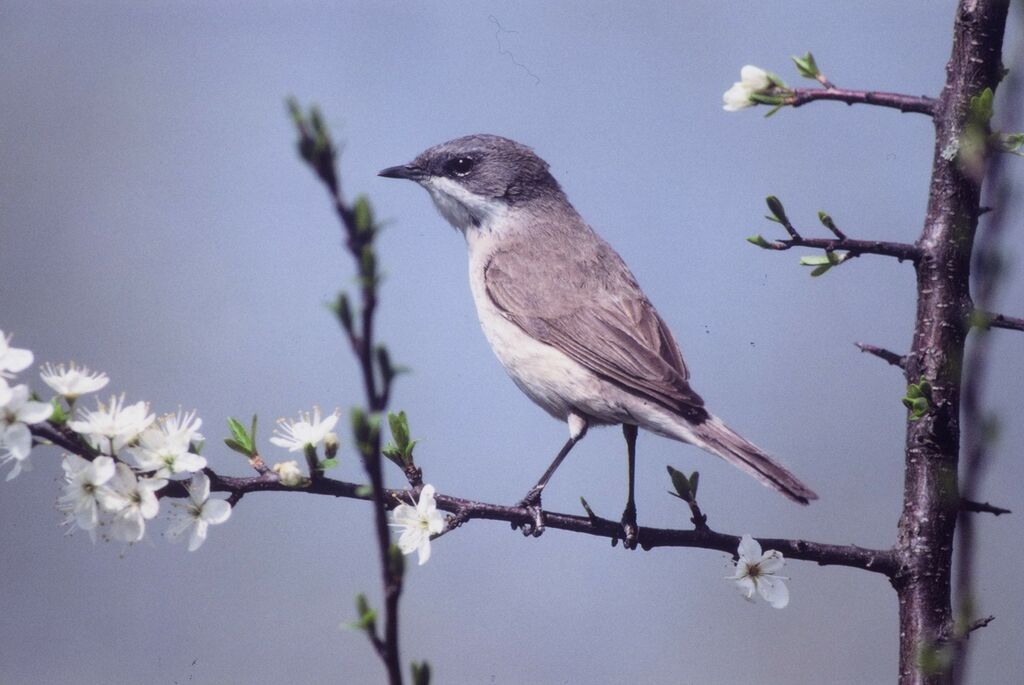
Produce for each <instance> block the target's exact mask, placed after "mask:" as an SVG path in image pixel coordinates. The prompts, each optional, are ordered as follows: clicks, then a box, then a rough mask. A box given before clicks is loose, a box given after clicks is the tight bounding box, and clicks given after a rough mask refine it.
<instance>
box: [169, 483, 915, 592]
mask: <svg viewBox="0 0 1024 685" xmlns="http://www.w3.org/2000/svg"><path fill="white" fill-rule="evenodd" d="M207 474H208V475H209V476H210V487H211V489H212V490H215V491H220V492H228V493H231V496H232V498H234V499H235V501H237V500H238V499H240V498H241V496H242V495H244V494H246V493H250V492H268V491H278V492H282V491H289V492H306V493H310V494H316V495H328V496H332V497H344V498H348V499H361V500H370V499H371V495H370V494H369V493H368V492H366V487H365V486H364V485H361V484H359V483H349V482H346V481H340V480H334V479H332V478H322V479H320V480H318V481H316V482H312V483H310V484H309V485H307V486H306V487H301V488H294V487H287V486H285V485H282V484H281V483H280V482H279V481H278V479H277V475H276V474H274V473H269V474H264V475H260V476H254V477H250V478H244V477H243V478H236V477H231V476H221V475H218V474H216V473H213V472H212V471H209V470H207ZM385 492H386V497H385V506H387V507H388V508H394V507H395V506H397V505H399V504H401V503H403V502H404V503H407V504H408V503H409V502H412V501H414V500H415V493H414V491H413V490H411V489H410V490H387V491H385ZM160 495H161V496H167V497H185V496H187V492H186V491H185V488H184V484H183V483H180V482H177V481H174V482H171V483H170V484H168V486H167V488H165V489H164V490H162V491H161V492H160ZM436 500H437V507H438V508H439V509H441V510H443V511H447V512H449V513H451V514H453V515H454V517H455V520H456V521H457V522H458V525H461V524H462V523H465V522H467V521H470V520H473V519H482V520H489V521H505V522H508V523H520V524H521V523H529V522H532V521H533V516H532V514H531V513H530V511H529V510H527V509H525V508H523V507H519V506H505V505H500V504H488V503H485V502H477V501H474V500H469V499H464V498H461V497H452V496H450V495H436ZM543 516H544V525H545V526H546V527H547V528H555V529H559V530H566V531H570V532H574V533H583V534H586V535H594V536H597V537H605V538H609V539H610V540H618V539H621V537H622V523H621V522H619V521H612V520H610V519H605V518H601V517H599V516H596V515H593V514H590V515H584V516H577V515H573V514H563V513H559V512H553V511H545V512H544V514H543ZM637 539H638V541H639V544H640V546H641V547H643V548H644V549H648V550H649V549H653V548H655V547H695V548H700V549H711V550H718V551H721V552H726V553H728V554H735V553H736V549H737V547H738V546H739V542H740V536H738V535H730V534H726V533H718V532H715V531H712V530H711V529H709V528H701V529H696V530H676V529H667V528H649V527H640V528H639V532H638V538H637ZM758 540H759V542H760V543H761V545H762V546H763V547H765V548H766V549H767V548H771V549H777V550H779V551H780V552H782V553H783V554H784V555H785V556H787V557H789V558H791V559H800V560H803V561H813V562H815V563H818V564H821V565H823V566H825V565H837V566H850V567H853V568H859V569H863V570H866V571H873V572H875V573H881V574H884V575H891V574H892V573H894V572H895V568H896V567H895V561H894V559H893V557H892V554H891V553H890V552H889V551H888V550H876V549H865V548H862V547H857V546H854V545H829V544H823V543H819V542H810V541H807V540H788V539H780V538H758Z"/></svg>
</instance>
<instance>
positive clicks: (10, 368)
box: [0, 331, 34, 378]
mask: <svg viewBox="0 0 1024 685" xmlns="http://www.w3.org/2000/svg"><path fill="white" fill-rule="evenodd" d="M33 359H34V357H33V356H32V350H24V349H21V348H17V347H11V338H10V336H4V332H3V331H0V377H2V378H14V374H16V373H18V372H19V371H24V370H25V369H27V368H28V367H30V366H32V360H33Z"/></svg>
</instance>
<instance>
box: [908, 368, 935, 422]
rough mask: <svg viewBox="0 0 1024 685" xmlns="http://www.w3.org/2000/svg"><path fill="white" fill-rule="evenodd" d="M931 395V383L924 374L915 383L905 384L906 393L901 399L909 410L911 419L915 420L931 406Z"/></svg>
mask: <svg viewBox="0 0 1024 685" xmlns="http://www.w3.org/2000/svg"><path fill="white" fill-rule="evenodd" d="M931 395H932V386H931V383H929V382H928V381H927V380H925V377H924V376H921V380H920V381H918V382H917V383H911V384H910V385H908V386H907V394H906V396H905V397H904V398H903V400H902V401H903V406H905V407H906V408H907V409H909V410H910V420H911V421H917V420H918V419H920V418H921V417H922V416H924V415H925V414H927V413H928V411H929V410H930V409H931V408H932V404H931Z"/></svg>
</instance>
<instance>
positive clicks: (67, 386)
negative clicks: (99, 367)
mask: <svg viewBox="0 0 1024 685" xmlns="http://www.w3.org/2000/svg"><path fill="white" fill-rule="evenodd" d="M39 377H40V378H42V379H43V382H44V383H46V384H47V385H48V386H50V388H51V389H52V390H53V391H54V392H55V393H57V394H58V395H63V396H64V397H65V398H67V399H68V400H75V399H77V398H79V397H81V396H82V395H84V394H86V393H90V392H96V391H97V390H102V389H103V388H105V387H106V385H107V383H109V382H110V379H109V378H108V377H107V374H105V373H99V372H93V371H90V370H89V369H87V368H86V367H84V366H82V367H79V366H77V365H75V363H74V362H70V363H69V364H68V367H67V368H66V369H65V368H64V365H63V364H57V365H56V366H54V365H53V364H44V365H43V367H42V368H41V369H40V370H39Z"/></svg>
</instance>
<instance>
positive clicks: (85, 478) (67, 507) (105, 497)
mask: <svg viewBox="0 0 1024 685" xmlns="http://www.w3.org/2000/svg"><path fill="white" fill-rule="evenodd" d="M61 466H62V467H63V468H64V481H65V484H64V494H63V495H62V496H61V498H60V499H59V500H57V508H58V509H60V510H61V511H63V512H64V513H65V514H67V515H68V516H67V519H65V521H64V523H65V524H72V526H71V530H69V531H68V532H71V531H73V530H74V529H75V528H76V527H77V528H81V529H82V530H87V531H89V535H90V537H92V538H93V540H95V539H96V538H95V535H96V533H95V529H96V526H97V525H98V524H99V507H100V505H103V506H104V507H105V508H107V507H110V508H117V502H118V499H117V495H116V493H114V491H113V490H111V489H110V487H108V486H107V482H108V481H110V479H111V478H113V477H114V460H113V459H111V458H110V457H96V458H95V459H93V460H92V461H89V460H88V459H83V458H82V457H80V456H78V455H77V454H65V455H64V461H63V462H61Z"/></svg>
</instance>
